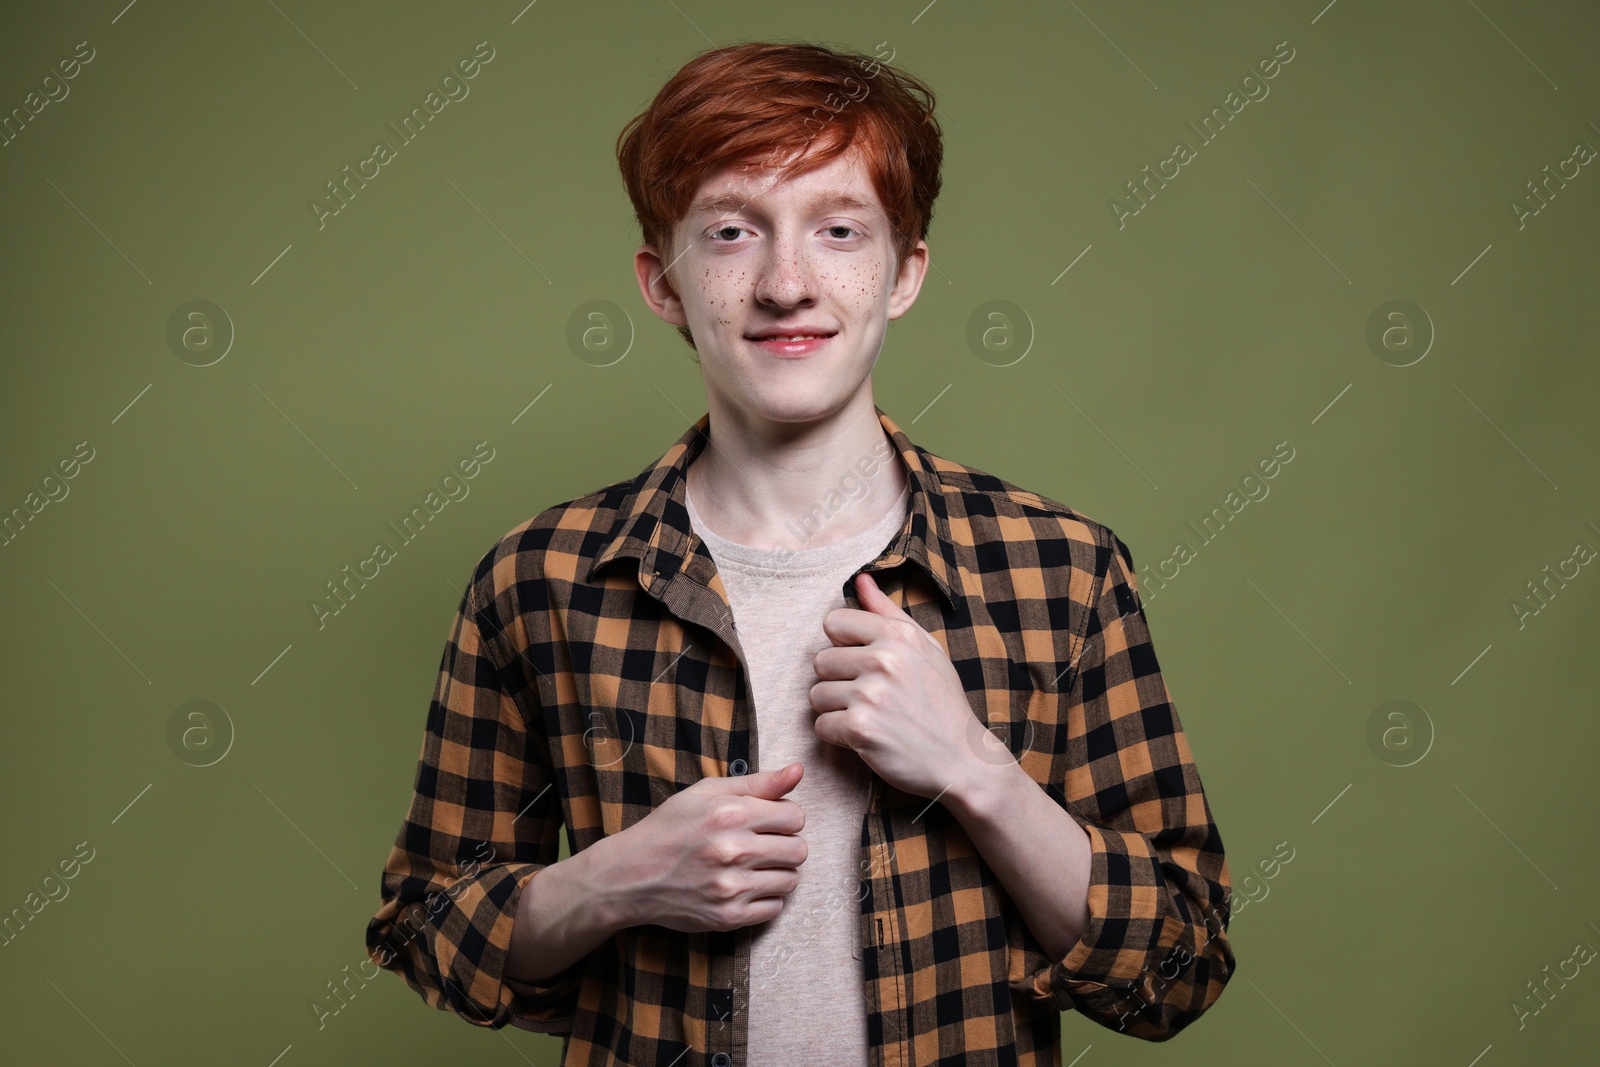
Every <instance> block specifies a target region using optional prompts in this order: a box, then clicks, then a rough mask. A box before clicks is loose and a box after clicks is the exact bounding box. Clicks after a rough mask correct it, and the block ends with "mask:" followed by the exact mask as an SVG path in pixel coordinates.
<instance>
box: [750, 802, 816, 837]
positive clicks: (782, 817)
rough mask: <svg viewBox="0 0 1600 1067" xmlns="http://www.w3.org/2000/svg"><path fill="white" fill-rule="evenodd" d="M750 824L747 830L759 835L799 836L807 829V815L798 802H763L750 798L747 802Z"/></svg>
mask: <svg viewBox="0 0 1600 1067" xmlns="http://www.w3.org/2000/svg"><path fill="white" fill-rule="evenodd" d="M744 810H745V811H746V812H747V817H748V819H749V821H748V822H746V823H745V829H747V830H749V831H751V832H753V833H758V834H798V833H799V832H800V831H801V830H803V829H805V825H806V813H805V809H804V808H802V807H801V806H800V805H799V804H798V803H797V802H795V801H793V800H789V799H787V798H785V799H783V800H762V799H761V798H760V797H750V798H749V799H748V800H747V801H746V802H745V808H744Z"/></svg>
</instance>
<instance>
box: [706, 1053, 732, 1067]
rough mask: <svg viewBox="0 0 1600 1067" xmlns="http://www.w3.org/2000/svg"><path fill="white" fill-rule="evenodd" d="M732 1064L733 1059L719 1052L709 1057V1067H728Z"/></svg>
mask: <svg viewBox="0 0 1600 1067" xmlns="http://www.w3.org/2000/svg"><path fill="white" fill-rule="evenodd" d="M732 1062H733V1057H732V1056H730V1055H728V1054H727V1053H726V1052H719V1053H717V1054H716V1055H715V1056H712V1057H711V1067H728V1064H730V1063H732Z"/></svg>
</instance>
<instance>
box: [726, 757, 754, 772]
mask: <svg viewBox="0 0 1600 1067" xmlns="http://www.w3.org/2000/svg"><path fill="white" fill-rule="evenodd" d="M749 769H750V765H749V764H748V763H746V762H745V761H744V760H742V759H736V760H734V761H733V762H732V763H730V764H728V773H730V774H734V775H740V774H743V773H744V772H745V771H747V770H749Z"/></svg>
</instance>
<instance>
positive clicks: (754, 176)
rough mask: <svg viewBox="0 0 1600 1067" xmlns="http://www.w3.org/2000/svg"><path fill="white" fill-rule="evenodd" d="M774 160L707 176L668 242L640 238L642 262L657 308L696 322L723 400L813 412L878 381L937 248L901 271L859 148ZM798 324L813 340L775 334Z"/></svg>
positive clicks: (760, 413)
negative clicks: (799, 165)
mask: <svg viewBox="0 0 1600 1067" xmlns="http://www.w3.org/2000/svg"><path fill="white" fill-rule="evenodd" d="M775 172H776V168H774V169H772V170H766V169H763V168H760V167H750V168H735V167H728V168H724V169H723V170H721V171H717V172H715V173H713V174H711V175H709V176H708V177H707V178H706V180H705V181H704V182H702V183H701V185H700V188H699V189H697V190H696V192H695V196H694V199H693V200H692V201H691V207H690V211H689V214H688V215H687V216H686V217H685V218H684V219H683V220H681V221H680V222H679V223H678V224H677V225H676V226H675V227H674V228H673V234H672V242H671V245H670V247H669V248H668V249H657V248H656V247H655V246H654V245H648V244H647V245H644V246H642V247H641V248H640V249H639V251H638V253H637V254H636V255H635V257H634V269H635V273H636V274H637V275H638V277H639V287H640V290H641V292H643V294H644V297H645V300H646V301H647V302H648V303H649V304H650V306H651V308H652V309H653V310H654V311H655V312H656V314H657V315H660V316H661V318H663V319H665V320H666V321H667V322H670V323H672V324H674V325H680V326H681V325H684V324H687V325H688V326H689V328H690V330H691V331H692V333H693V334H694V339H695V346H696V349H697V351H698V353H699V356H700V366H701V371H702V374H703V375H704V377H705V380H706V389H707V392H708V394H710V395H711V397H712V403H713V404H714V405H716V406H721V407H724V408H725V409H733V410H738V411H741V412H743V413H744V414H745V416H746V417H747V418H750V419H754V420H766V421H774V422H806V421H812V420H816V419H820V418H822V417H825V416H827V415H828V414H830V413H832V412H835V411H837V410H839V409H841V408H843V407H844V406H845V405H846V404H847V403H848V402H849V401H850V400H851V399H852V398H854V397H856V396H857V395H858V394H860V392H861V391H862V390H863V389H864V388H867V387H868V375H869V374H870V373H871V371H872V368H873V365H874V364H875V363H876V362H877V359H878V353H879V351H880V350H881V348H882V346H883V339H884V334H885V332H886V330H887V328H888V320H890V319H896V318H899V317H900V316H901V315H903V314H905V312H906V311H907V310H908V309H909V308H910V307H911V304H912V302H913V301H914V300H916V297H917V292H918V291H919V290H920V289H921V287H922V279H923V277H924V276H925V274H926V273H927V262H928V246H927V243H926V242H924V241H918V242H917V244H916V247H915V248H914V249H913V250H912V252H911V254H910V255H908V256H907V257H906V259H905V261H904V262H903V263H901V264H900V266H899V269H898V270H896V269H895V264H894V240H893V238H894V234H893V231H892V228H891V226H890V224H889V218H888V215H887V214H886V213H885V211H884V209H883V206H882V204H881V203H880V202H879V200H878V196H877V193H876V191H875V190H874V189H873V187H872V181H871V179H870V178H869V177H868V175H867V172H866V169H865V167H864V166H863V165H862V164H861V162H860V159H859V157H858V155H857V153H856V152H854V151H850V152H846V153H845V154H843V155H841V156H839V157H838V158H836V159H834V160H831V161H830V162H829V163H828V164H826V165H825V166H823V167H819V168H818V169H816V170H813V171H811V172H809V173H806V174H803V175H800V176H799V177H797V178H794V179H792V180H788V181H776V180H775V179H774V178H773V177H772V176H771V175H772V174H774V173H775ZM663 267H665V268H666V270H665V272H664V273H663V271H662V268H663ZM795 335H809V339H807V340H802V341H783V340H776V339H774V338H778V337H791V336H795Z"/></svg>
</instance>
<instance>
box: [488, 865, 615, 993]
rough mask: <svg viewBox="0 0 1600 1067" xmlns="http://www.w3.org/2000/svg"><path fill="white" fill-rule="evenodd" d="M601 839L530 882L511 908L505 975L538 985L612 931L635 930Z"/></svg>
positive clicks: (600, 942) (587, 951) (601, 940)
mask: <svg viewBox="0 0 1600 1067" xmlns="http://www.w3.org/2000/svg"><path fill="white" fill-rule="evenodd" d="M613 845H614V842H613V841H612V840H611V839H609V838H603V839H601V840H599V841H597V842H595V843H594V844H593V845H591V846H590V847H589V848H586V849H584V850H583V851H582V852H579V853H578V854H577V855H574V856H569V857H567V858H566V859H564V860H560V861H559V862H557V863H554V864H551V865H550V866H549V867H546V868H545V869H544V870H542V871H540V872H539V873H537V874H535V875H534V876H533V879H532V880H531V881H529V882H528V884H527V886H526V887H525V888H524V889H523V891H522V895H521V897H520V898H519V900H518V902H517V915H516V919H515V921H514V922H513V924H512V927H511V947H510V949H509V951H508V952H507V955H506V965H505V975H506V977H509V978H515V979H518V980H521V981H526V982H542V981H544V980H546V979H549V978H553V977H555V976H556V975H557V974H560V973H561V972H562V971H564V970H566V969H567V968H568V967H570V966H572V965H573V964H574V963H576V962H577V961H578V960H580V959H582V958H583V957H584V956H587V955H588V954H589V953H590V952H592V951H593V950H594V949H595V948H597V947H598V946H599V945H601V944H602V943H604V942H605V940H606V939H607V938H609V937H610V936H611V935H613V934H615V933H616V932H617V931H618V930H621V929H623V928H625V927H628V926H632V925H635V924H636V922H637V920H635V919H634V918H633V917H632V914H631V910H630V906H629V905H628V904H627V902H626V901H625V900H624V898H623V896H622V894H621V892H620V889H621V887H620V886H619V884H618V882H617V879H616V878H615V876H614V864H613V863H612V862H611V860H612V854H613V853H612V847H613Z"/></svg>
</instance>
